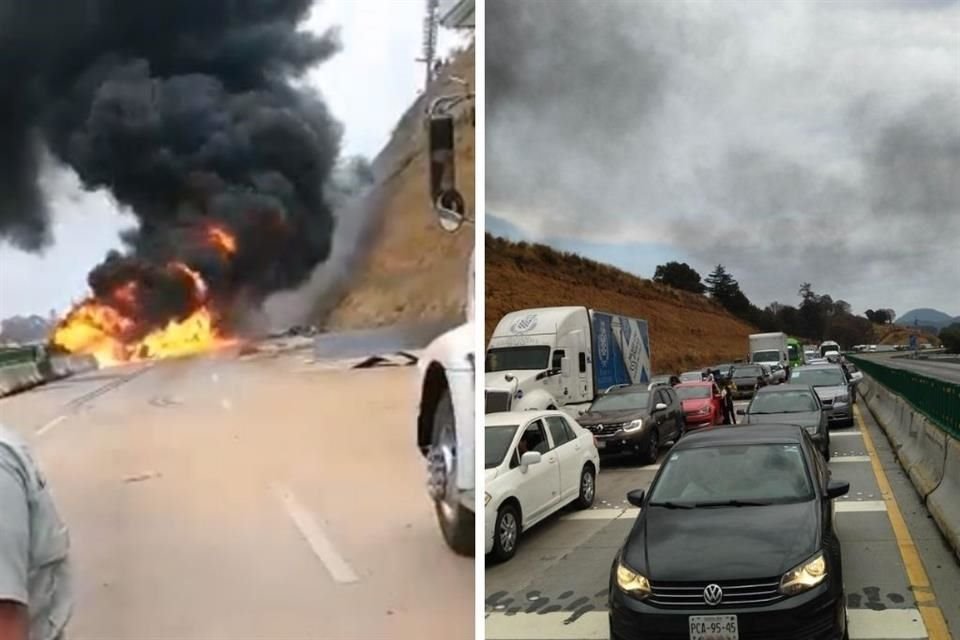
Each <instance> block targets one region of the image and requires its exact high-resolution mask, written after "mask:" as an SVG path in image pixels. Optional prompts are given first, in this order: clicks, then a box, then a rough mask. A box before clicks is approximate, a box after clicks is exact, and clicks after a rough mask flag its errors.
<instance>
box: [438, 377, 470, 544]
mask: <svg viewBox="0 0 960 640" xmlns="http://www.w3.org/2000/svg"><path fill="white" fill-rule="evenodd" d="M427 466H428V472H429V481H428V486H429V488H430V496H431V497H432V498H433V506H434V511H436V513H437V521H438V522H439V524H440V531H441V532H442V533H443V538H444V540H446V542H447V545H448V546H449V547H450V548H451V549H453V550H454V551H455V552H456V553H458V554H460V555H463V556H472V555H474V544H473V537H474V531H473V529H474V513H473V511H471V510H470V509H467V508H466V507H464V506H463V504H462V502H461V499H460V498H461V496H460V490H459V489H458V488H457V428H456V421H455V418H454V416H453V402H452V401H451V400H450V390H449V389H444V391H443V395H442V396H441V397H440V402H439V403H437V410H436V412H435V413H434V414H433V436H432V438H431V441H430V449H429V452H428V454H427Z"/></svg>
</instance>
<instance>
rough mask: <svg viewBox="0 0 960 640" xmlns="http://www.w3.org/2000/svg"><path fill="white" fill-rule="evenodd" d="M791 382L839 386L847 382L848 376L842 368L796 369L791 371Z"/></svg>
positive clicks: (815, 385) (814, 385) (817, 385)
mask: <svg viewBox="0 0 960 640" xmlns="http://www.w3.org/2000/svg"><path fill="white" fill-rule="evenodd" d="M790 382H799V383H801V384H809V385H810V386H813V387H838V386H842V385H845V384H847V378H846V377H845V376H844V375H843V372H842V371H840V369H834V368H829V369H804V368H803V367H801V368H799V369H794V370H793V371H791V372H790Z"/></svg>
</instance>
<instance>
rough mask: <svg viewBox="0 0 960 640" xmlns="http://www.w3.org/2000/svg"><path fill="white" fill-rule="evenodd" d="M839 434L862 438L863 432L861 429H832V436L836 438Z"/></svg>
mask: <svg viewBox="0 0 960 640" xmlns="http://www.w3.org/2000/svg"><path fill="white" fill-rule="evenodd" d="M839 436H857V437H859V438H862V437H863V434H862V433H860V432H859V431H831V432H830V437H831V438H836V437H839Z"/></svg>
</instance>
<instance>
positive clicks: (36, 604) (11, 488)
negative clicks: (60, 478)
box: [0, 425, 72, 640]
mask: <svg viewBox="0 0 960 640" xmlns="http://www.w3.org/2000/svg"><path fill="white" fill-rule="evenodd" d="M0 514H2V517H0V640H58V639H60V638H62V635H63V630H64V627H65V626H66V623H67V620H68V619H69V617H70V612H71V603H72V599H71V596H70V574H69V565H68V562H67V555H68V551H69V546H70V543H69V535H68V533H67V529H66V527H65V526H64V525H63V522H62V521H61V520H60V516H59V515H58V513H57V510H56V508H55V507H54V504H53V500H52V498H51V496H50V493H49V491H48V488H47V485H46V480H45V479H44V477H43V474H42V473H41V472H40V470H39V469H38V468H37V466H36V464H35V463H34V461H33V458H32V457H31V455H30V453H29V451H28V449H27V446H26V444H25V443H24V442H23V441H22V440H21V439H20V437H19V436H17V435H16V434H15V433H14V432H12V431H11V430H9V429H7V428H5V427H4V426H3V425H0Z"/></svg>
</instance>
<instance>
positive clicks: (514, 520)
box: [491, 502, 520, 562]
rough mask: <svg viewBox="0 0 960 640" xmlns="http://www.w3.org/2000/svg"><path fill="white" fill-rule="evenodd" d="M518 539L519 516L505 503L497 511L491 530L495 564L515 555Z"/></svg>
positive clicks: (509, 504)
mask: <svg viewBox="0 0 960 640" xmlns="http://www.w3.org/2000/svg"><path fill="white" fill-rule="evenodd" d="M519 537H520V514H519V513H518V512H517V507H516V506H514V505H513V504H512V503H509V502H508V503H507V504H505V505H503V506H502V507H500V509H499V510H498V511H497V521H496V524H495V526H494V528H493V551H491V554H492V555H493V558H494V560H496V561H497V562H505V561H507V560H509V559H510V558H512V557H513V556H514V554H516V553H517V538H519Z"/></svg>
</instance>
